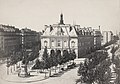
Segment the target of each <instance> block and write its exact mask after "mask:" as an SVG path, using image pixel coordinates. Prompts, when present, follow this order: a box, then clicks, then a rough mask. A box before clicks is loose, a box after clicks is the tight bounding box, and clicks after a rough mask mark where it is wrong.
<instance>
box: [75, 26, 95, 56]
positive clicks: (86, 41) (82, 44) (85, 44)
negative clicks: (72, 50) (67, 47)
mask: <svg viewBox="0 0 120 84" xmlns="http://www.w3.org/2000/svg"><path fill="white" fill-rule="evenodd" d="M77 32H78V57H85V55H86V54H88V53H90V52H91V51H92V50H93V49H94V34H93V30H92V28H91V27H88V28H85V27H84V28H79V29H78V30H77Z"/></svg>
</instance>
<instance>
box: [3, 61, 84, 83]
mask: <svg viewBox="0 0 120 84" xmlns="http://www.w3.org/2000/svg"><path fill="white" fill-rule="evenodd" d="M84 60H85V59H75V62H76V64H79V63H80V62H83V61H84ZM69 70H72V69H68V70H66V71H62V72H61V73H59V68H58V69H57V70H56V74H57V75H54V74H55V70H52V72H51V75H53V77H60V76H62V75H63V74H64V73H67V71H69ZM30 75H31V76H30V77H26V78H21V77H18V74H17V72H15V73H13V74H9V75H4V76H2V79H3V80H5V81H7V82H14V83H31V82H38V81H43V80H46V79H48V78H49V72H47V74H46V78H45V73H38V72H37V71H36V70H31V71H30Z"/></svg>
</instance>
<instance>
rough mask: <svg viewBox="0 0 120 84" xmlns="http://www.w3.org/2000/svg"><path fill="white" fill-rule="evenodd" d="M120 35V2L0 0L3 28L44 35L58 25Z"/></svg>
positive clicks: (93, 0) (115, 0) (0, 21)
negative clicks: (43, 33)
mask: <svg viewBox="0 0 120 84" xmlns="http://www.w3.org/2000/svg"><path fill="white" fill-rule="evenodd" d="M61 13H63V15H64V22H65V23H66V24H77V25H80V26H81V27H93V28H98V26H99V25H100V26H101V30H102V31H113V33H116V32H120V0H0V24H6V25H13V26H16V27H18V28H20V29H21V28H25V27H28V28H30V29H32V30H36V31H41V30H43V29H44V25H51V24H56V23H59V19H60V14H61Z"/></svg>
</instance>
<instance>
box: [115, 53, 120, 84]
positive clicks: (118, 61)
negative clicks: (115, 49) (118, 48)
mask: <svg viewBox="0 0 120 84" xmlns="http://www.w3.org/2000/svg"><path fill="white" fill-rule="evenodd" d="M119 57H120V55H117V56H116V58H115V61H114V64H115V68H114V70H115V72H116V74H117V76H116V79H115V83H116V84H120V58H119Z"/></svg>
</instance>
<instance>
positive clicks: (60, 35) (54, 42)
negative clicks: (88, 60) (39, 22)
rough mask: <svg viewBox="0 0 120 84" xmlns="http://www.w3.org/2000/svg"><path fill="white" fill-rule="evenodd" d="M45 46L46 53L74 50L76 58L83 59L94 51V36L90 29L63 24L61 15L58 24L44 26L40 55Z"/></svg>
mask: <svg viewBox="0 0 120 84" xmlns="http://www.w3.org/2000/svg"><path fill="white" fill-rule="evenodd" d="M45 46H46V47H47V49H48V53H49V54H50V51H51V50H52V49H54V50H61V51H63V50H68V51H69V50H74V51H75V53H76V55H77V58H78V57H84V56H85V55H86V54H87V53H89V52H91V50H92V49H94V34H93V29H92V28H91V27H87V28H81V27H80V25H71V24H65V23H64V20H63V14H61V15H60V22H59V23H58V24H53V25H45V30H44V33H43V35H42V36H41V55H42V54H43V51H44V48H45Z"/></svg>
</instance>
